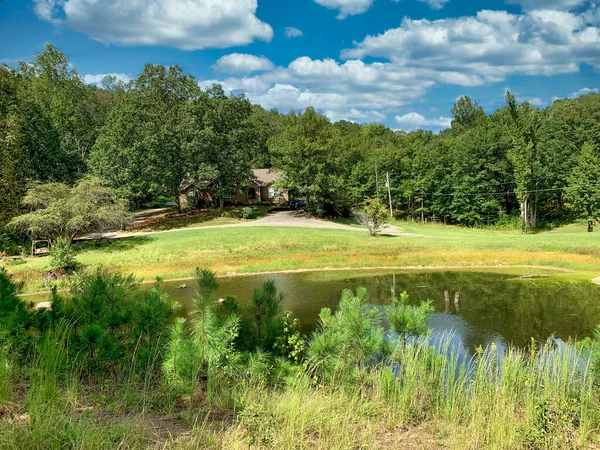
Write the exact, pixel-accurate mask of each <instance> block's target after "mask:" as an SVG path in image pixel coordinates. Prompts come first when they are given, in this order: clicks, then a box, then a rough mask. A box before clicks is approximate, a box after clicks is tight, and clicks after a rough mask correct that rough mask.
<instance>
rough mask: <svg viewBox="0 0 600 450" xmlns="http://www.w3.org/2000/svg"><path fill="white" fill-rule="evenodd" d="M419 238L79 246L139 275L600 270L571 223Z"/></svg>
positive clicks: (191, 235) (287, 233)
mask: <svg viewBox="0 0 600 450" xmlns="http://www.w3.org/2000/svg"><path fill="white" fill-rule="evenodd" d="M401 225H402V226H403V227H404V228H405V229H406V231H407V232H408V233H413V234H418V235H419V236H398V237H385V236H382V237H377V238H370V237H369V236H368V235H367V233H362V232H357V231H346V230H332V229H307V228H287V227H286V228H284V227H279V228H275V227H273V228H269V227H260V228H259V227H257V228H252V227H248V228H222V229H206V230H202V229H200V230H181V231H174V232H170V233H163V234H160V233H159V234H152V235H147V236H140V237H134V238H127V239H119V240H111V241H105V242H103V243H102V244H101V245H100V246H98V245H96V244H94V243H92V242H87V243H80V244H77V247H78V255H77V259H78V260H79V262H81V263H82V264H83V265H84V266H86V267H88V268H94V267H97V266H99V265H105V266H108V267H110V268H111V269H113V270H117V271H121V272H123V273H131V274H133V275H135V276H136V277H141V278H145V279H152V278H154V277H156V276H161V277H164V278H165V279H171V278H182V277H187V276H190V274H191V273H192V271H193V269H194V267H196V266H198V265H201V266H203V267H210V268H211V269H213V270H215V271H217V273H219V274H226V273H231V272H235V273H256V272H267V271H282V270H296V269H310V268H350V267H380V266H381V267H392V266H394V267H408V266H434V267H442V266H459V267H473V266H482V265H484V266H506V265H533V266H548V267H556V268H561V269H568V270H573V271H582V272H586V273H585V274H584V275H582V278H584V277H585V278H587V279H590V278H593V275H595V274H596V276H597V274H598V273H599V272H600V234H598V233H587V232H586V231H585V230H584V229H583V228H579V227H571V228H566V229H561V230H557V231H552V232H544V233H539V234H530V235H523V234H521V233H519V232H510V231H508V232H507V231H490V230H476V229H464V228H458V227H450V226H441V225H426V226H422V225H414V224H401ZM48 264H49V263H48V260H47V259H44V258H40V259H27V260H26V261H25V263H24V264H18V265H13V266H10V267H9V268H8V270H9V271H10V272H11V273H13V274H15V276H16V277H17V278H19V279H21V280H24V281H25V282H26V290H27V291H30V292H33V291H36V290H39V289H40V288H42V286H43V285H42V280H43V277H44V275H45V273H46V271H47V268H48Z"/></svg>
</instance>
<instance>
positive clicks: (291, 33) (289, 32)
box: [284, 27, 304, 38]
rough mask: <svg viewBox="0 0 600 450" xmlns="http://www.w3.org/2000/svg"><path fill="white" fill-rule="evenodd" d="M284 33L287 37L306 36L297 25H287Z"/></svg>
mask: <svg viewBox="0 0 600 450" xmlns="http://www.w3.org/2000/svg"><path fill="white" fill-rule="evenodd" d="M284 34H285V37H286V38H295V37H302V36H304V33H303V32H302V30H300V29H298V28H296V27H286V29H285V31H284Z"/></svg>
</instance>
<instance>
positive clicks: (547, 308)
mask: <svg viewBox="0 0 600 450" xmlns="http://www.w3.org/2000/svg"><path fill="white" fill-rule="evenodd" d="M267 279H273V280H274V281H275V283H276V284H277V286H278V288H280V289H281V290H282V291H283V292H284V293H285V295H286V298H285V304H284V307H285V308H286V309H289V310H291V311H293V312H294V314H295V316H296V317H298V318H299V320H300V322H301V326H302V330H303V331H304V332H306V333H309V332H310V331H312V329H313V328H314V325H315V321H316V319H317V317H318V314H319V311H320V310H321V308H323V307H330V308H332V309H334V308H335V307H336V306H337V304H338V301H339V298H340V294H341V292H342V290H343V289H346V288H349V289H356V288H357V287H359V286H364V287H365V288H367V290H368V295H369V302H370V303H372V304H374V305H385V304H388V303H389V300H390V298H391V295H392V294H393V293H394V292H396V293H397V294H399V293H400V292H403V291H407V292H408V293H409V295H410V302H411V303H414V304H418V303H420V302H421V301H425V300H431V301H432V303H433V306H434V308H435V311H436V312H435V313H434V314H433V315H432V317H431V318H430V320H429V326H430V327H431V328H432V329H433V335H432V338H435V337H436V336H441V335H448V334H452V335H453V336H454V337H453V338H452V339H454V340H456V344H459V343H460V345H461V346H463V347H464V348H465V349H468V350H469V351H473V349H475V348H477V347H478V346H480V345H483V346H484V347H485V346H486V345H488V344H491V343H495V344H496V346H497V347H498V348H499V349H502V348H505V347H507V346H508V345H509V344H513V345H516V346H520V347H525V346H527V345H528V344H529V342H530V339H531V338H532V337H533V338H535V339H536V341H538V342H544V341H546V340H547V339H548V338H549V337H551V336H555V337H556V338H558V339H561V340H567V339H569V338H582V337H585V336H590V335H591V333H592V330H593V329H594V327H595V326H596V324H598V323H600V302H599V300H600V286H596V285H593V284H591V283H557V282H556V281H555V280H554V281H551V280H535V281H534V280H516V279H514V277H513V276H510V275H506V274H498V273H479V272H456V271H446V272H396V273H371V272H363V273H361V272H321V273H300V274H272V275H260V276H249V277H240V278H224V279H222V280H221V287H220V290H219V295H221V296H226V295H234V296H236V297H237V298H238V300H239V301H240V302H243V301H245V300H247V299H249V298H250V295H251V293H252V290H253V289H254V288H256V287H258V286H260V285H261V284H262V283H263V282H264V281H266V280H267ZM180 284H181V283H178V284H175V283H173V284H171V283H165V288H166V289H167V291H168V292H169V294H170V296H171V297H172V298H175V299H177V300H179V301H180V302H181V303H182V304H183V306H184V309H183V312H182V313H183V314H185V313H186V311H187V308H189V306H190V303H191V298H192V297H193V289H191V288H190V289H177V286H179V285H180ZM190 287H191V284H190ZM446 291H447V292H448V297H449V301H446V299H447V298H448V297H447V296H446ZM456 293H460V297H459V301H458V302H455V295H456Z"/></svg>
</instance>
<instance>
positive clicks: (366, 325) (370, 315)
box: [307, 288, 384, 380]
mask: <svg viewBox="0 0 600 450" xmlns="http://www.w3.org/2000/svg"><path fill="white" fill-rule="evenodd" d="M319 318H320V323H321V329H320V330H319V331H317V332H315V333H314V334H313V336H312V337H311V339H310V341H309V343H308V348H307V363H308V367H309V370H310V373H311V374H312V375H313V377H315V379H316V380H326V379H330V377H334V376H335V375H336V374H340V375H346V374H352V373H353V372H354V371H355V370H357V369H360V368H361V367H364V366H368V365H371V364H373V363H375V362H376V361H377V360H378V357H380V356H381V355H380V352H381V350H382V349H383V346H384V338H383V327H382V324H381V316H380V314H379V311H378V310H377V309H376V308H370V307H369V306H368V304H367V291H366V289H364V288H359V289H358V290H357V291H356V294H354V293H353V292H352V291H350V290H344V292H343V293H342V298H341V300H340V305H339V309H338V310H337V311H336V313H335V315H332V313H331V310H329V309H328V308H324V309H322V310H321V314H320V315H319Z"/></svg>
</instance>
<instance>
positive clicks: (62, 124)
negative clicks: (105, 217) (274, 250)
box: [0, 45, 600, 229]
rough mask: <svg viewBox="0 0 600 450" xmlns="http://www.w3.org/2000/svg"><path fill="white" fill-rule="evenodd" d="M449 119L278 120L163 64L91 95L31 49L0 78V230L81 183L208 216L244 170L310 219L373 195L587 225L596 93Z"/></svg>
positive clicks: (397, 208)
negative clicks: (274, 179) (441, 125)
mask: <svg viewBox="0 0 600 450" xmlns="http://www.w3.org/2000/svg"><path fill="white" fill-rule="evenodd" d="M452 114H453V117H454V119H453V121H452V126H451V128H448V129H446V130H443V131H441V132H440V133H438V134H435V133H433V132H429V131H422V130H420V131H415V132H410V133H405V132H403V131H394V130H391V129H389V128H387V127H385V126H383V125H379V124H366V125H361V124H357V123H351V122H348V121H344V120H342V121H339V122H336V123H331V121H330V120H329V119H328V118H327V117H325V116H323V115H321V114H318V113H317V112H316V111H315V110H314V109H313V108H307V109H306V110H305V111H303V112H294V111H291V112H289V113H288V114H282V113H280V112H278V111H276V110H271V111H266V110H264V109H263V108H262V107H260V106H258V105H253V104H252V103H251V102H250V101H249V100H248V99H246V98H245V97H244V96H243V95H226V93H225V92H224V91H223V89H222V87H220V86H218V85H216V86H212V87H209V88H206V89H203V88H201V87H200V86H199V84H198V83H197V81H196V80H195V79H194V77H193V76H192V75H189V74H186V73H184V72H183V70H182V69H181V68H180V67H178V66H170V67H165V66H161V65H152V64H147V65H146V66H145V68H144V70H143V72H142V73H141V74H140V75H139V76H138V77H137V78H136V79H134V80H132V81H130V82H128V83H125V82H122V81H120V80H117V79H116V78H114V77H106V78H105V79H104V80H103V81H102V83H101V84H100V85H99V86H91V85H88V84H86V83H85V82H84V79H83V77H82V76H81V75H79V74H78V73H77V71H76V70H74V69H73V68H72V66H71V65H70V63H69V61H68V59H67V58H66V56H65V55H64V54H62V53H61V52H60V51H58V50H57V49H56V48H54V47H53V46H51V45H47V46H46V49H45V50H44V52H42V53H39V54H38V55H37V56H36V58H35V59H34V60H33V61H32V62H31V63H20V64H19V65H18V66H17V67H9V66H8V65H6V64H4V65H3V66H2V67H1V68H0V224H5V223H7V222H8V221H9V220H10V219H11V218H13V217H15V216H17V215H19V214H22V213H23V212H25V211H26V206H27V205H25V204H24V202H23V199H24V197H25V195H26V192H27V190H28V188H30V187H31V186H32V184H35V183H64V184H66V185H74V184H76V183H77V182H78V181H80V180H81V179H83V178H86V177H90V176H93V177H96V178H100V179H103V180H104V182H105V183H107V184H108V186H110V187H111V188H113V189H115V190H116V191H117V192H118V193H119V195H120V196H121V197H122V198H124V199H126V200H127V201H128V203H129V206H130V207H131V208H140V207H143V206H145V205H148V204H151V203H152V202H153V201H155V200H156V199H157V198H160V197H175V198H177V194H178V192H179V188H180V186H181V184H182V182H183V181H186V182H189V183H193V184H194V185H197V186H198V187H199V188H201V189H207V190H210V191H211V192H212V193H213V194H214V195H215V197H217V198H220V199H221V206H223V203H224V198H225V197H227V194H229V193H231V192H232V190H236V189H245V188H246V187H247V181H248V177H249V176H250V171H251V168H258V167H261V168H269V167H273V168H276V169H278V170H281V171H282V172H283V174H284V180H283V181H282V182H281V187H282V188H286V189H289V190H290V192H291V193H292V194H293V195H295V196H297V197H301V198H304V199H306V200H307V203H308V208H309V209H310V211H311V212H313V213H315V214H317V215H347V214H348V213H349V212H350V211H351V210H352V209H353V208H355V207H356V206H358V205H361V204H363V203H364V201H365V199H366V198H379V199H380V200H381V201H382V202H383V203H385V204H386V205H388V204H389V203H391V206H392V211H393V212H394V214H395V215H397V216H398V217H404V218H413V219H417V220H423V221H430V220H431V221H442V222H444V223H455V224H460V225H467V226H481V225H489V224H498V223H507V222H511V221H512V222H515V223H517V222H518V223H522V224H523V225H524V227H525V228H526V229H529V228H531V229H534V228H537V227H539V226H540V225H543V224H546V223H550V222H556V221H565V220H571V219H574V218H587V219H588V220H596V219H597V217H598V210H599V209H600V159H599V157H600V94H589V95H586V96H582V97H579V98H577V99H564V100H557V101H555V102H554V104H553V105H552V106H550V107H548V108H545V109H540V108H538V107H536V106H534V105H532V104H530V103H527V102H525V103H519V102H517V101H516V99H515V97H514V96H513V95H512V94H511V93H510V92H507V94H506V105H505V106H504V107H502V108H500V109H498V110H497V111H495V112H494V113H492V114H486V112H485V111H484V110H483V108H482V107H481V106H479V105H478V104H477V103H476V102H475V101H473V100H471V99H470V98H468V97H462V98H460V99H459V100H457V102H456V103H455V105H454V107H453V109H452Z"/></svg>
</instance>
